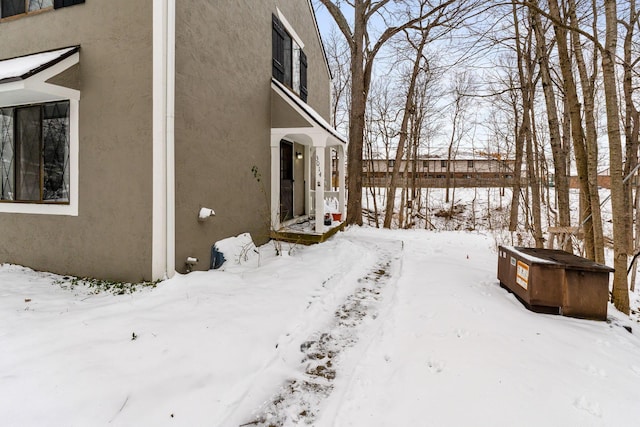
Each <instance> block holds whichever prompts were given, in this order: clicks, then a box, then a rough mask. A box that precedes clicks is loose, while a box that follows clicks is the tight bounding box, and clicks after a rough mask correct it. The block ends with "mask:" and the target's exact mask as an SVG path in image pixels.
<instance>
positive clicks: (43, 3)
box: [0, 0, 53, 18]
mask: <svg viewBox="0 0 640 427" xmlns="http://www.w3.org/2000/svg"><path fill="white" fill-rule="evenodd" d="M52 7H53V0H0V17H2V18H8V17H10V16H16V15H23V14H26V13H32V12H37V11H40V10H42V9H51V8H52Z"/></svg>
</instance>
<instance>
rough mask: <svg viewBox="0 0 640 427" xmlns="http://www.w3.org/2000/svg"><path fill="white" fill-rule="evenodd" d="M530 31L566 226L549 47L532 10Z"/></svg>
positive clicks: (563, 163)
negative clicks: (534, 41) (538, 69)
mask: <svg viewBox="0 0 640 427" xmlns="http://www.w3.org/2000/svg"><path fill="white" fill-rule="evenodd" d="M531 15H532V18H533V23H532V25H533V30H534V33H535V36H536V48H537V56H538V62H539V63H540V77H541V79H542V91H543V93H544V99H545V105H546V107H547V123H548V125H549V143H550V145H551V153H552V155H553V170H554V186H555V193H556V200H557V201H558V224H557V225H558V226H560V227H569V226H570V225H571V217H570V210H569V180H568V178H567V153H566V150H565V149H564V147H563V144H562V137H561V134H560V123H559V120H558V108H557V104H556V96H555V92H554V91H553V81H552V80H551V71H550V67H549V55H548V47H547V43H546V40H545V37H544V33H543V27H542V20H541V19H540V15H539V14H538V13H537V12H536V11H535V10H532V12H531ZM561 249H564V250H569V251H571V244H570V242H568V244H566V245H565V246H564V247H563V248H561Z"/></svg>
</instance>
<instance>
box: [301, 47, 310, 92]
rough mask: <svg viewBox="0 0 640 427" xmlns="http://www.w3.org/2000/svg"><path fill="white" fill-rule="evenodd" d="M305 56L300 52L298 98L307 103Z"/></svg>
mask: <svg viewBox="0 0 640 427" xmlns="http://www.w3.org/2000/svg"><path fill="white" fill-rule="evenodd" d="M308 93H309V92H308V90H307V55H305V53H304V52H303V51H300V98H302V100H303V101H304V102H307V95H308Z"/></svg>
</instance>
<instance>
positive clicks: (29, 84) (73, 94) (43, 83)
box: [0, 52, 80, 107]
mask: <svg viewBox="0 0 640 427" xmlns="http://www.w3.org/2000/svg"><path fill="white" fill-rule="evenodd" d="M79 61H80V54H79V53H78V52H76V53H74V54H73V55H71V56H69V57H68V58H65V59H63V60H62V61H60V62H59V63H57V64H55V65H52V66H51V67H49V68H47V69H46V70H43V71H41V72H39V73H36V74H34V75H33V76H31V77H29V78H27V79H25V80H18V81H15V82H9V83H4V84H0V106H3V107H10V106H17V105H24V104H35V103H44V102H52V101H63V100H67V99H69V100H71V99H73V100H79V99H80V91H79V90H76V89H71V88H68V87H64V86H58V85H54V84H51V83H47V80H49V79H50V78H52V77H54V76H57V75H58V74H60V73H62V72H64V71H65V70H67V69H69V68H71V67H72V66H73V65H75V64H77V63H78V62H79Z"/></svg>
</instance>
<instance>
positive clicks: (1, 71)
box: [0, 46, 80, 84]
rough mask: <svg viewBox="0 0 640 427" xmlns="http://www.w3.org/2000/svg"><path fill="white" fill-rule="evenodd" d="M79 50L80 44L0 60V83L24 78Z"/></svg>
mask: <svg viewBox="0 0 640 427" xmlns="http://www.w3.org/2000/svg"><path fill="white" fill-rule="evenodd" d="M79 50H80V46H72V47H67V48H64V49H57V50H50V51H47V52H40V53H34V54H32V55H26V56H19V57H16V58H10V59H3V60H0V84H2V83H9V82H14V81H18V80H26V79H28V78H29V77H31V76H33V75H35V74H37V73H39V72H41V71H44V70H46V69H47V68H49V67H51V66H53V65H55V64H57V63H58V62H60V61H62V60H64V59H66V58H68V57H69V56H71V55H73V54H74V53H76V52H78V51H79Z"/></svg>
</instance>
